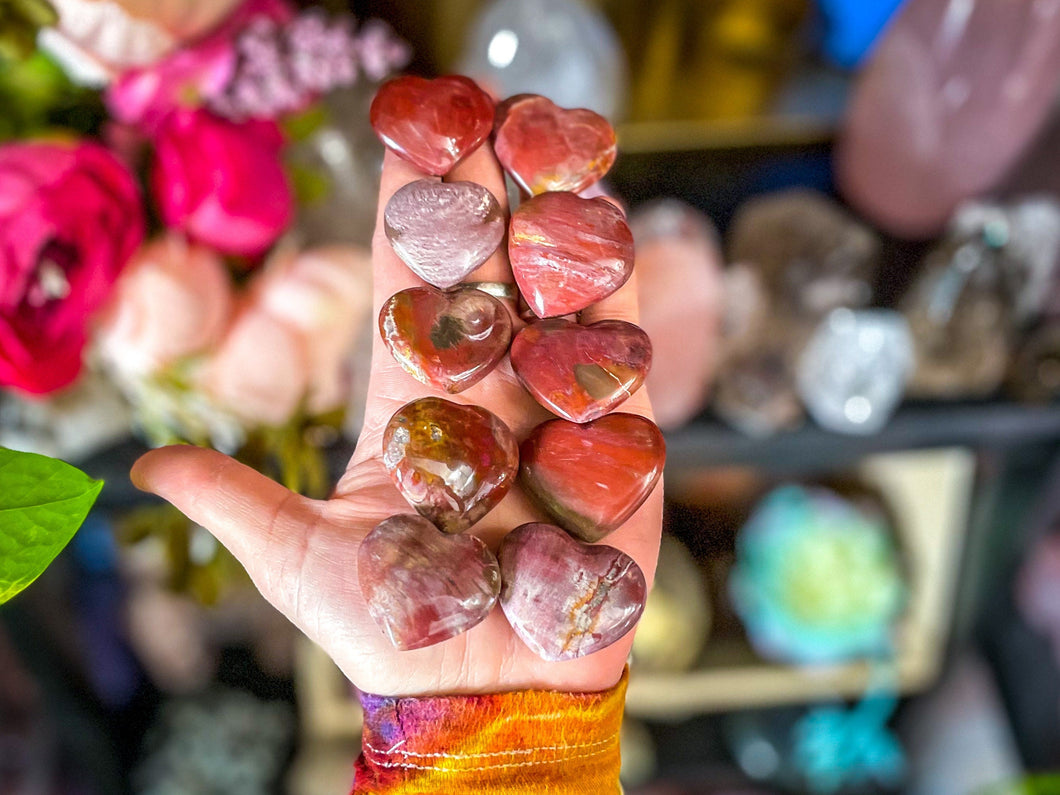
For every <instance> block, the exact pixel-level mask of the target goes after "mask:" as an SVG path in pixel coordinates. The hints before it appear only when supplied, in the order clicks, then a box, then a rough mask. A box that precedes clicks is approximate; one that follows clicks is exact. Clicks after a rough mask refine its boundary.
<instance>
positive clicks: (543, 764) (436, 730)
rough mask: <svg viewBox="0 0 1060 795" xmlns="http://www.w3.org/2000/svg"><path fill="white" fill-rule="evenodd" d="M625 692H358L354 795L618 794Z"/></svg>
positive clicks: (618, 688)
mask: <svg viewBox="0 0 1060 795" xmlns="http://www.w3.org/2000/svg"><path fill="white" fill-rule="evenodd" d="M625 690H626V676H625V674H623V675H622V676H621V678H620V679H619V681H618V683H617V684H615V685H614V686H613V687H611V688H609V689H607V690H603V691H600V692H559V691H555V690H517V691H512V692H508V693H495V694H492V695H456V696H451V695H447V696H428V697H419V698H397V697H387V696H375V695H368V694H364V695H362V699H361V700H362V705H363V706H364V711H365V728H364V736H363V740H362V748H363V751H362V754H361V757H360V758H359V759H358V760H357V780H356V783H355V786H354V790H353V791H354V793H368V792H372V793H402V794H403V795H413V794H414V793H427V792H443V791H444V792H451V793H465V792H466V793H472V792H475V793H517V792H535V791H546V792H552V793H558V794H560V795H562V794H563V793H571V794H572V795H573V794H574V793H578V795H583V793H585V792H593V793H602V794H603V793H617V792H619V788H618V766H619V748H618V736H619V728H620V726H621V722H622V708H623V703H624V699H625Z"/></svg>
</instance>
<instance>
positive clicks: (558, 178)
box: [493, 94, 617, 195]
mask: <svg viewBox="0 0 1060 795" xmlns="http://www.w3.org/2000/svg"><path fill="white" fill-rule="evenodd" d="M494 134H495V136H496V137H495V138H494V143H493V148H494V150H495V151H496V153H497V159H498V160H499V161H500V162H501V165H502V166H504V168H505V170H506V171H507V172H508V173H509V174H511V176H512V179H514V180H515V181H516V182H517V183H518V184H519V186H520V187H521V188H522V189H523V190H525V191H526V192H527V193H530V194H531V195H536V194H538V193H545V192H546V191H562V190H566V191H573V192H574V193H578V192H580V191H583V190H585V189H586V188H588V187H589V186H590V185H592V184H593V183H595V182H597V181H598V180H599V179H600V178H601V177H603V176H604V174H606V173H607V172H608V171H609V170H610V168H611V166H612V165H613V164H614V162H615V155H616V154H617V148H616V140H615V131H614V129H613V128H612V127H611V125H610V124H609V123H608V121H607V119H605V118H604V117H603V116H601V115H600V114H599V113H594V112H593V111H591V110H587V109H585V108H576V109H573V110H566V109H564V108H561V107H559V106H557V105H555V104H553V103H552V101H551V100H548V99H546V98H545V97H541V96H538V95H536V94H520V95H518V96H514V97H511V98H510V99H508V100H505V101H504V102H502V103H501V104H500V105H499V106H498V107H497V121H496V123H495V133H494Z"/></svg>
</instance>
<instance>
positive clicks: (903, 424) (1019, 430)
mask: <svg viewBox="0 0 1060 795" xmlns="http://www.w3.org/2000/svg"><path fill="white" fill-rule="evenodd" d="M1048 440H1060V405H1056V404H1051V405H1047V406H1031V405H1025V404H1021V403H1010V402H994V401H991V402H979V403H911V404H907V405H905V406H903V407H902V408H901V409H899V411H898V412H897V413H896V414H895V416H894V417H893V418H892V419H891V421H890V422H889V423H888V424H887V425H886V426H885V427H884V429H883V430H882V431H880V432H879V433H877V434H873V435H871V436H853V435H846V434H839V433H833V432H831V431H827V430H825V429H824V428H821V427H820V426H818V425H815V424H814V423H813V422H812V421H810V420H807V422H806V423H805V424H804V425H803V426H802V427H801V428H799V429H798V430H794V431H788V432H784V433H779V434H776V435H774V436H769V437H752V436H747V435H746V434H743V433H740V432H739V431H736V430H734V429H732V428H730V427H729V426H727V425H725V424H724V423H722V422H720V421H719V420H717V419H714V418H713V417H711V416H707V415H705V416H703V417H700V418H698V419H697V420H696V421H694V422H692V423H691V424H689V425H687V426H685V427H684V428H681V429H679V430H677V431H674V432H672V433H669V434H667V435H666V465H667V468H668V469H669V470H680V469H687V468H693V467H712V466H729V465H735V466H762V467H766V468H768V469H770V470H771V471H774V472H776V471H800V470H805V469H807V468H808V467H813V468H814V469H835V468H839V467H843V466H848V465H852V464H854V463H856V462H857V461H858V460H859V459H861V458H863V457H865V456H867V455H872V454H874V453H880V452H887V451H896V450H916V449H925V448H932V447H950V446H954V445H960V446H964V447H970V448H975V449H983V448H1009V447H1015V446H1018V445H1021V444H1026V443H1029V442H1041V441H1048Z"/></svg>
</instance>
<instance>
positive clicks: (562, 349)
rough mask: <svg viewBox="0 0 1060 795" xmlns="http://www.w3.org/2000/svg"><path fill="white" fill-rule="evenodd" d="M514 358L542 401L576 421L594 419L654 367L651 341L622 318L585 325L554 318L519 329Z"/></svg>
mask: <svg viewBox="0 0 1060 795" xmlns="http://www.w3.org/2000/svg"><path fill="white" fill-rule="evenodd" d="M511 358H512V368H513V369H514V370H515V374H516V375H517V376H519V380H520V381H522V382H523V385H524V386H525V387H526V388H527V390H528V391H529V392H530V394H531V395H533V396H534V398H535V399H536V400H537V402H538V403H540V404H541V405H542V406H544V407H545V408H546V409H548V410H549V411H552V412H553V413H555V414H558V415H559V416H561V417H563V418H564V419H568V420H571V421H572V422H589V420H595V419H596V418H597V417H602V416H603V415H604V414H607V412H609V411H611V410H612V409H613V408H615V407H616V406H618V405H619V404H620V403H622V402H623V401H624V400H625V399H626V398H628V397H629V396H630V395H632V394H633V393H634V392H636V391H637V390H638V389H640V386H641V384H643V383H644V378H645V376H647V374H648V370H649V368H650V367H651V341H650V340H649V339H648V335H647V334H646V333H644V331H643V330H642V329H641V328H639V327H638V326H635V325H633V324H632V323H626V322H625V321H622V320H601V321H600V322H599V323H593V324H592V325H591V326H582V325H579V324H578V323H573V322H571V321H569V320H564V319H562V318H554V319H552V320H541V321H539V322H537V323H532V324H531V325H529V326H527V327H526V328H524V329H523V330H522V331H520V332H519V333H518V334H517V335H516V337H515V340H514V341H513V342H512V350H511Z"/></svg>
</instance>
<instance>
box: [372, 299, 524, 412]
mask: <svg viewBox="0 0 1060 795" xmlns="http://www.w3.org/2000/svg"><path fill="white" fill-rule="evenodd" d="M379 333H380V334H381V335H382V337H383V342H384V343H386V347H387V349H388V350H389V351H390V353H391V355H392V356H393V357H394V358H395V359H397V361H398V363H399V364H400V365H401V366H402V367H403V368H404V369H405V371H406V372H407V373H409V374H410V375H412V376H413V377H414V378H415V379H416V380H418V381H420V382H422V383H424V384H427V385H428V386H434V387H438V388H439V389H444V390H445V391H446V392H449V393H450V394H455V393H457V392H462V391H463V390H465V389H467V388H468V387H469V386H471V385H472V384H475V383H478V382H479V381H481V380H482V379H483V378H484V377H485V376H486V374H487V373H489V372H490V370H492V369H493V368H494V367H495V366H496V364H497V362H499V361H500V360H501V359H503V358H504V354H505V353H506V352H507V350H508V343H509V342H510V341H511V338H512V318H511V315H509V314H508V310H507V309H505V307H504V304H502V303H501V302H500V301H498V300H497V299H496V298H494V297H493V296H492V295H488V294H486V293H484V292H482V291H481V290H475V289H473V288H470V287H468V288H464V289H460V290H453V291H451V292H443V291H442V290H438V289H436V288H434V287H412V288H409V289H408V290H402V291H401V292H399V293H396V294H394V295H392V296H391V297H390V298H389V299H387V301H386V303H384V304H383V308H382V310H381V311H380V312H379Z"/></svg>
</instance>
